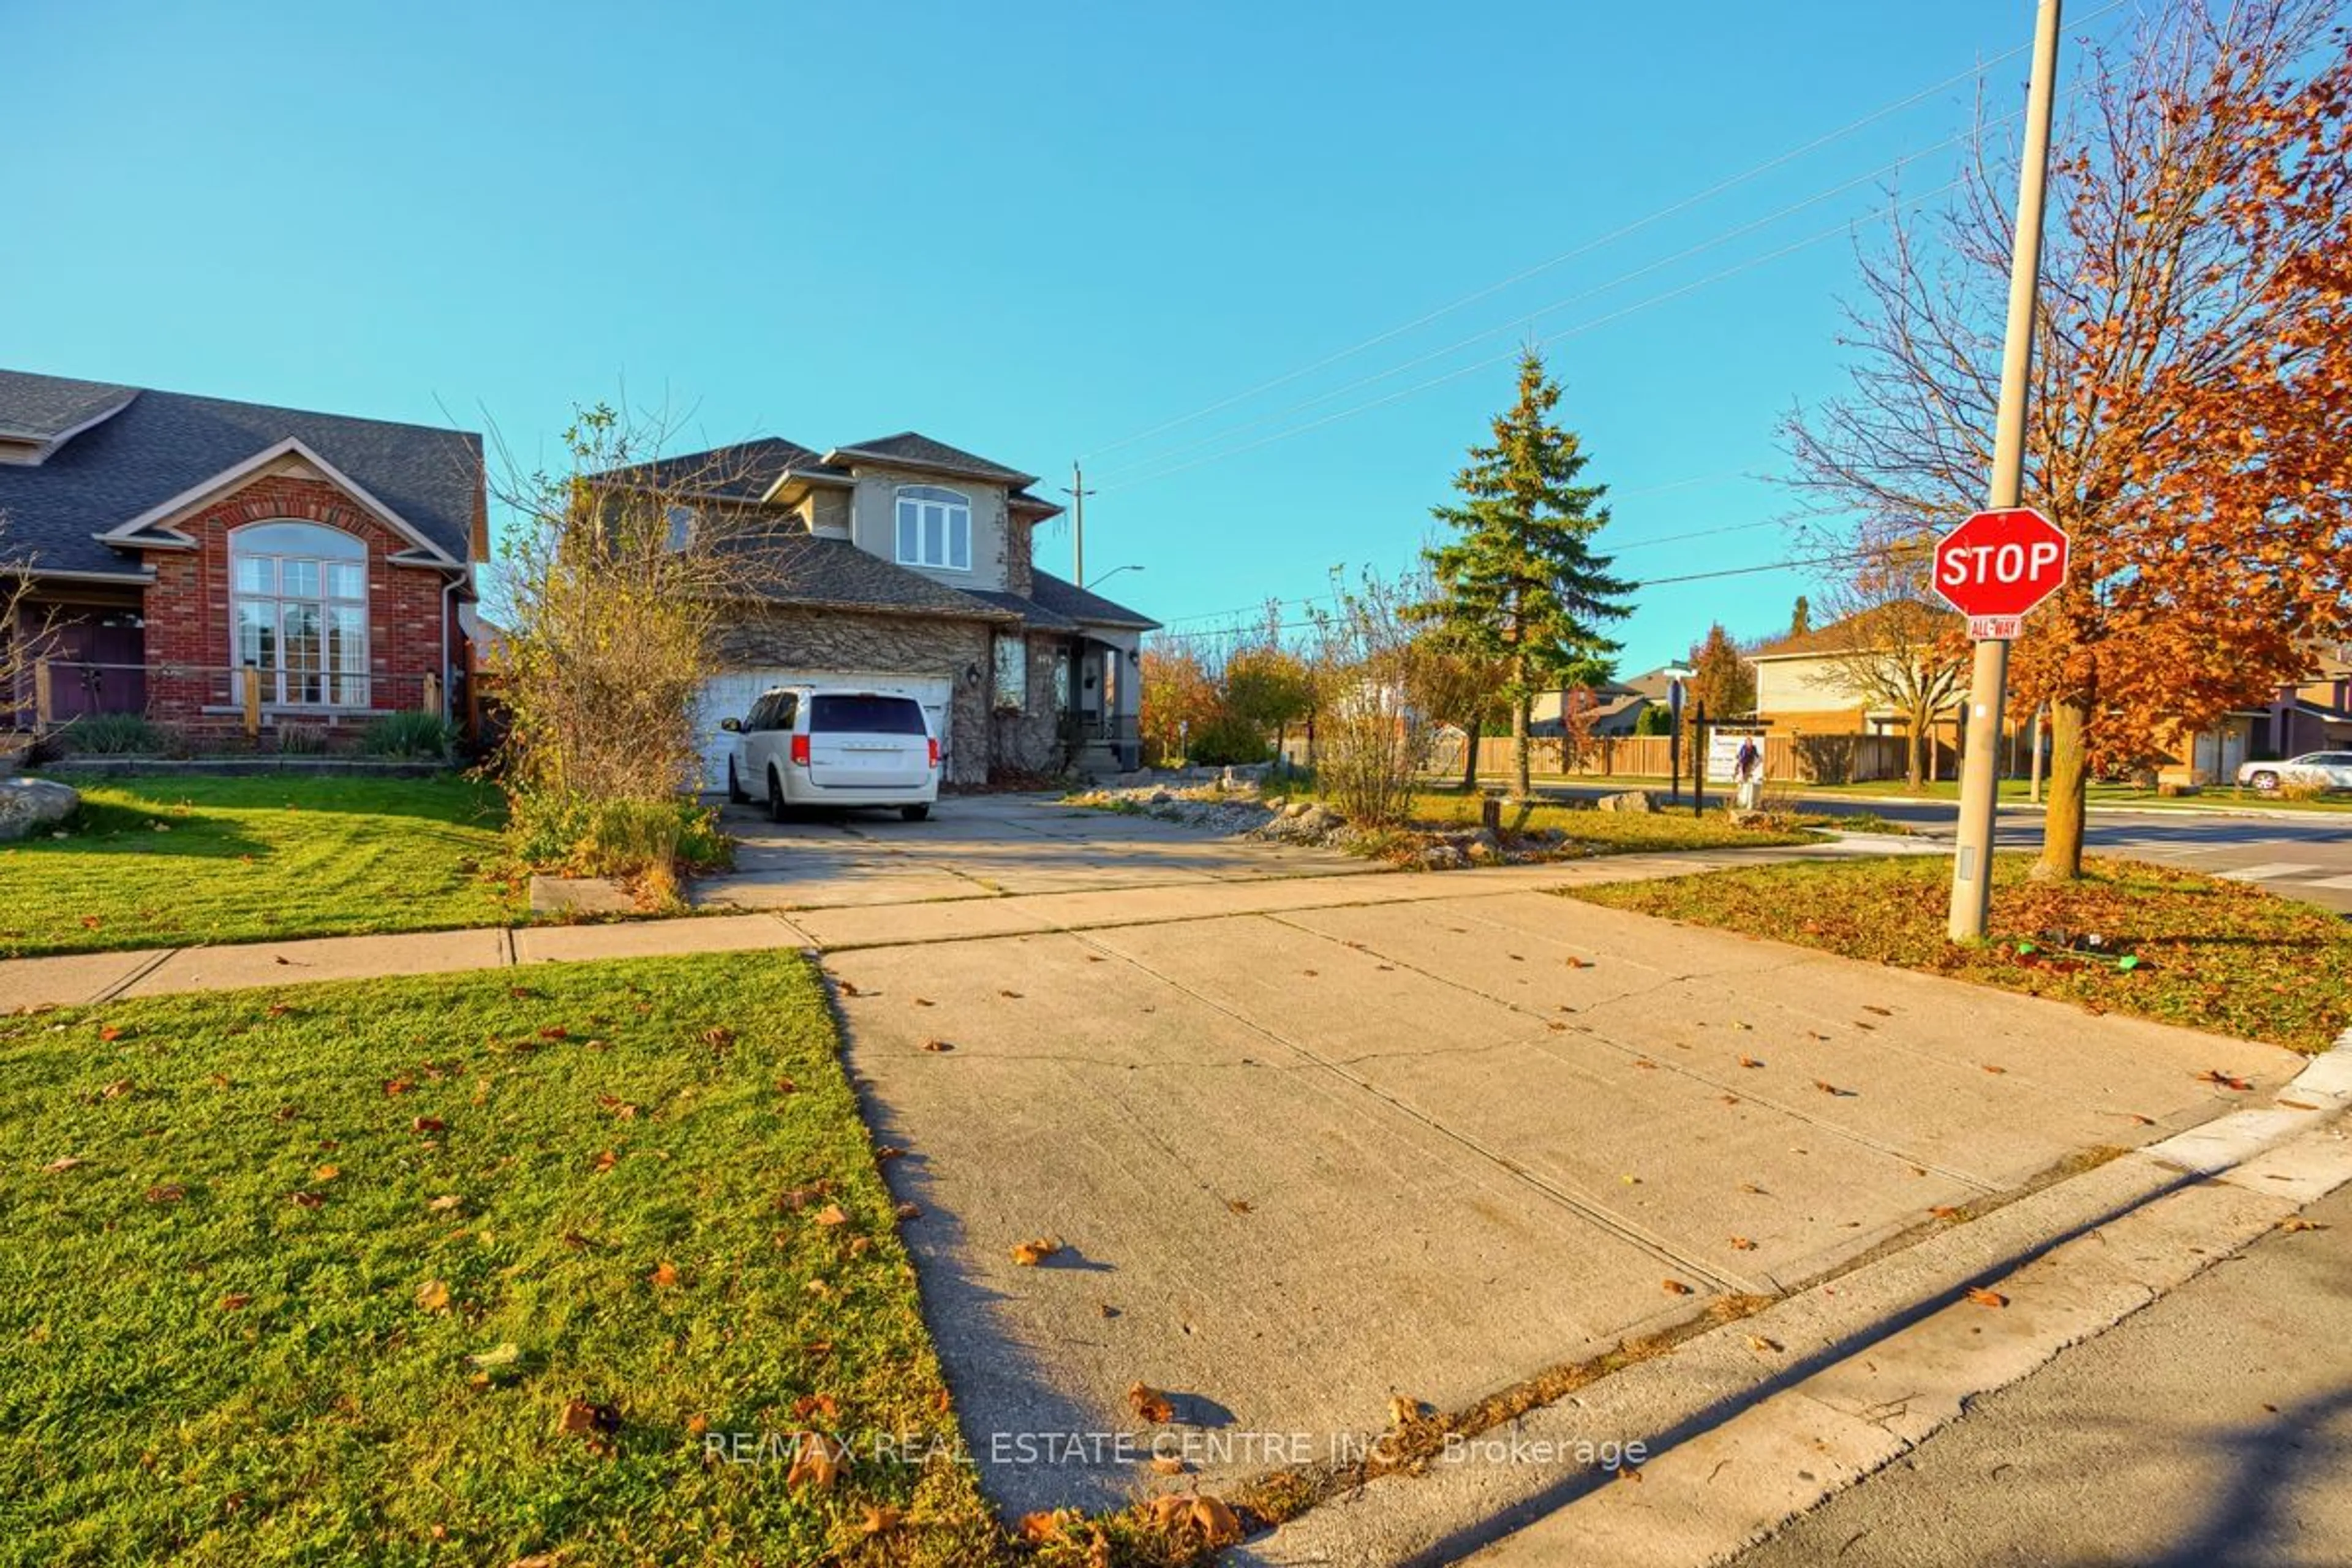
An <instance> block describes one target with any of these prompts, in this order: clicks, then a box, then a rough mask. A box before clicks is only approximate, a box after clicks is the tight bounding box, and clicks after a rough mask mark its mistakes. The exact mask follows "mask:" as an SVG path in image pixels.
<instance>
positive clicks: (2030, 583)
mask: <svg viewBox="0 0 2352 1568" xmlns="http://www.w3.org/2000/svg"><path fill="white" fill-rule="evenodd" d="M2066 557H2067V549H2066V535H2065V534H2064V533H2063V531H2060V529H2059V527H2058V525H2057V524H2056V523H2054V522H2052V521H2050V520H2049V519H2048V518H2046V517H2044V516H2042V514H2041V513H2040V512H2038V511H2036V510H2033V509H2032V507H2030V506H2018V507H2007V508H2004V509H2002V510H2000V511H1980V512H1979V513H1977V514H1976V515H1975V516H1974V517H1972V518H1970V519H1969V520H1968V521H1966V522H1964V523H1962V524H1960V526H1959V527H1958V528H1956V529H1954V530H1952V531H1951V532H1949V533H1948V534H1946V535H1944V537H1943V538H1942V539H1940V540H1938V541H1937V543H1936V591H1937V593H1939V594H1941V595H1944V597H1945V598H1947V599H1948V600H1950V601H1951V604H1952V607H1953V608H1954V609H1956V610H1958V611H1959V612H1960V613H1961V614H1962V615H1964V616H1968V617H1969V621H1970V623H1971V626H1970V630H1971V632H1972V634H1973V635H1974V636H1977V637H2014V636H2015V635H2016V627H2015V625H2014V623H2015V621H2016V619H2017V617H2018V616H2022V615H2023V614H2025V612H2026V611H2028V610H2030V609H2032V608H2033V606H2034V605H2038V604H2040V603H2041V602H2042V600H2044V599H2046V598H2048V597H2049V596H2050V595H2053V594H2054V593H2056V592H2057V591H2058V587H2059V584H2062V583H2063V582H2065V581H2066ZM1976 623H2007V624H2006V625H2001V624H1992V625H1978V624H1976Z"/></svg>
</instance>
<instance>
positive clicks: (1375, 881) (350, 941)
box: [0, 835, 1900, 1013]
mask: <svg viewBox="0 0 2352 1568" xmlns="http://www.w3.org/2000/svg"><path fill="white" fill-rule="evenodd" d="M1195 837H1199V836H1198V835H1196V836H1195ZM1897 842H1900V841H1899V840H1898V841H1897ZM1829 848H1830V847H1828V846H1823V847H1822V848H1821V850H1816V851H1806V850H1791V849H1765V850H1721V851H1701V852H1693V853H1677V854H1668V855H1624V856H1608V857H1601V858H1594V859H1591V860H1572V861H1560V862H1556V863H1552V864H1547V865H1537V866H1515V867H1498V868H1491V869H1486V870H1479V871H1444V872H1435V871H1427V872H1394V873H1381V872H1380V870H1379V868H1377V867H1376V866H1369V865H1368V864H1367V863H1365V862H1361V861H1359V862H1356V865H1357V866H1358V867H1359V868H1362V869H1364V870H1366V871H1367V872H1368V873H1370V874H1366V875H1361V876H1345V877H1340V876H1333V875H1328V874H1325V875H1313V876H1304V877H1298V878H1278V877H1271V876H1251V877H1242V878H1236V879H1233V880H1212V881H1192V882H1180V883H1174V884H1170V885H1162V886H1150V887H1137V888H1097V889H1088V890H1085V891H1077V892H1049V893H1032V894H1025V895H1003V894H993V895H992V894H988V893H985V892H980V893H976V894H975V895H974V896H972V897H970V898H957V899H951V900H949V899H940V900H931V899H921V898H918V899H917V900H916V901H911V902H900V903H874V902H867V901H864V900H850V901H848V902H845V903H843V904H840V905H837V906H834V907H829V908H824V909H812V910H797V911H796V912H793V913H792V914H790V915H787V914H785V913H782V912H781V911H775V910H771V911H765V912H760V913H749V914H734V915H718V914H713V915H703V916H691V917H688V918H684V919H677V920H649V921H616V922H613V923H610V924H595V925H541V926H520V927H516V928H514V929H511V930H509V929H507V928H505V927H488V928H481V929H475V930H466V931H405V932H400V933H397V934H394V935H386V936H339V937H314V938H308V939H303V940H298V941H289V942H240V943H235V944H231V945H225V946H219V947H187V948H140V949H134V950H131V951H127V952H91V953H65V954H59V955H57V956H54V957H46V958H17V959H9V960H5V961H0V1013H5V1012H21V1011H23V1010H25V1009H26V1008H32V1007H58V1006H81V1005H89V1004H93V1003H99V1002H106V1001H111V1000H113V999H114V998H115V997H118V996H160V995H167V994H172V993H174V992H187V991H235V990H242V989H246V988H248V987H253V986H263V985H291V984H303V983H307V982H310V981H323V980H363V979H368V978H372V977H373V976H377V975H388V974H434V973H460V972H464V971H468V970H478V969H502V968H506V967H509V966H511V965H515V964H526V963H578V962H585V961H590V960H595V959H605V958H659V957H669V956H675V955H677V954H681V953H691V952H742V951H745V950H749V949H757V948H801V949H818V950H825V949H834V948H847V947H863V946H872V945H877V944H882V943H904V942H952V941H963V940H973V939H979V938H985V937H994V936H1003V935H1007V934H1012V933H1015V932H1034V931H1081V930H1089V929H1093V928H1096V927H1108V926H1118V925H1136V924H1151V923H1160V922H1166V921H1190V920H1208V919H1214V918H1217V917H1219V916H1223V915H1234V914H1255V913H1261V912H1265V911H1269V910H1294V909H1310V908H1328V907H1333V906H1338V905H1344V904H1351V903H1372V904H1376V903H1402V902H1413V901H1417V900H1426V899H1435V898H1444V897H1446V896H1448V895H1449V894H1456V893H1459V892H1461V891H1462V890H1463V889H1465V887H1467V886H1470V885H1472V883H1473V880H1475V886H1477V887H1479V888H1482V889H1496V890H1500V889H1521V888H1549V887H1573V886H1576V885H1579V884H1581V883H1586V882H1592V881H1620V880H1630V879H1647V878H1654V877H1678V876H1687V875H1690V874H1692V873H1695V872H1700V871H1709V870H1716V869H1718V868H1722V867H1725V866H1729V865H1739V864H1747V863H1750V862H1754V861H1759V860H1774V859H1783V858H1788V857H1790V856H1791V855H1795V854H1803V853H1808V852H1815V853H1818V852H1825V851H1826V850H1827V849H1829ZM900 890H902V891H911V889H900Z"/></svg>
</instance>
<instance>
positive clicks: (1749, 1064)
mask: <svg viewBox="0 0 2352 1568" xmlns="http://www.w3.org/2000/svg"><path fill="white" fill-rule="evenodd" d="M1739 1065H1740V1066H1741V1067H1744V1068H1760V1067H1762V1066H1763V1065H1764V1064H1763V1063H1762V1062H1759V1061H1758V1060H1757V1059H1756V1058H1754V1057H1742V1058H1739Z"/></svg>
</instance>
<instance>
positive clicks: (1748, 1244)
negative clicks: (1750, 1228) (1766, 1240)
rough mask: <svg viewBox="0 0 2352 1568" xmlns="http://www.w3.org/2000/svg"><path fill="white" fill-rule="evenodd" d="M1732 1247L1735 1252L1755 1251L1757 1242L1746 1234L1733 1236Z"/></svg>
mask: <svg viewBox="0 0 2352 1568" xmlns="http://www.w3.org/2000/svg"><path fill="white" fill-rule="evenodd" d="M1731 1249H1732V1250H1733V1251H1734V1252H1753V1251H1755V1250H1756V1244H1755V1243H1754V1242H1752V1241H1750V1240H1748V1238H1747V1237H1744V1236H1735V1237H1732V1238H1731Z"/></svg>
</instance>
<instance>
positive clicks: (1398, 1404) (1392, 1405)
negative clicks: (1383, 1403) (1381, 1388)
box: [1389, 1394, 1421, 1426]
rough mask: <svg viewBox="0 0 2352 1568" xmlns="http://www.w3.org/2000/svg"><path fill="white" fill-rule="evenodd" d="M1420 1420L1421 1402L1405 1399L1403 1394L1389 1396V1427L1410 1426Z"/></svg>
mask: <svg viewBox="0 0 2352 1568" xmlns="http://www.w3.org/2000/svg"><path fill="white" fill-rule="evenodd" d="M1420 1419H1421V1401H1420V1400H1418V1399H1408V1398H1406V1397H1405V1396H1404V1395H1403V1394H1392V1395H1391V1396H1390V1399H1389V1424H1390V1425H1391V1426H1412V1424H1413V1423H1414V1422H1416V1421H1418V1420H1420Z"/></svg>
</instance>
